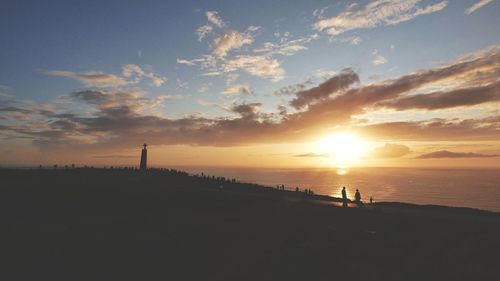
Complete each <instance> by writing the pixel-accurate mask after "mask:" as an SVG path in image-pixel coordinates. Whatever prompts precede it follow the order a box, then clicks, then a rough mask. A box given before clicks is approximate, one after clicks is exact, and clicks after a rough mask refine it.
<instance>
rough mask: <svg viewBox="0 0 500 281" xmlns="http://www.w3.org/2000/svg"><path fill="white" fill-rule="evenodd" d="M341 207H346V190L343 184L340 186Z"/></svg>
mask: <svg viewBox="0 0 500 281" xmlns="http://www.w3.org/2000/svg"><path fill="white" fill-rule="evenodd" d="M342 207H347V192H346V191H345V186H344V187H342Z"/></svg>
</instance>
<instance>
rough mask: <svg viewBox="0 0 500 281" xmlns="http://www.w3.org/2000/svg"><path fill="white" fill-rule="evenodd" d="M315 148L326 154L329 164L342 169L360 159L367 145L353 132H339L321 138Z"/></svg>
mask: <svg viewBox="0 0 500 281" xmlns="http://www.w3.org/2000/svg"><path fill="white" fill-rule="evenodd" d="M317 150H318V152H319V153H322V154H325V155H327V156H328V158H329V160H330V161H331V164H332V165H334V166H336V167H337V168H339V170H341V171H342V170H345V169H347V168H348V167H349V166H351V165H353V164H354V163H355V162H357V161H359V160H360V159H361V157H362V156H363V155H364V154H365V153H366V151H367V145H366V143H365V142H364V141H363V140H362V139H361V138H360V137H359V136H357V135H355V134H351V133H339V134H335V135H330V136H327V137H325V138H323V139H321V140H320V141H319V142H318V143H317ZM343 173H345V171H344V172H343Z"/></svg>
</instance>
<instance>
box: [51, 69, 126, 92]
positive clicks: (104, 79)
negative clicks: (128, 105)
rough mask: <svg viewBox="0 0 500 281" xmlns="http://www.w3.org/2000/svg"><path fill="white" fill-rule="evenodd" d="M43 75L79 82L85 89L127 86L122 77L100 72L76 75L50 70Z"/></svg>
mask: <svg viewBox="0 0 500 281" xmlns="http://www.w3.org/2000/svg"><path fill="white" fill-rule="evenodd" d="M45 73H46V74H48V75H51V76H59V77H66V78H73V79H77V80H79V81H80V82H82V83H83V84H84V85H85V86H86V87H96V88H110V87H119V86H123V85H126V84H127V81H125V80H124V79H123V78H122V77H119V76H117V75H114V74H106V73H102V72H93V71H91V72H86V73H76V72H72V71H65V70H50V71H47V72H45Z"/></svg>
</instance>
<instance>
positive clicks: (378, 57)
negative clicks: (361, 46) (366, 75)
mask: <svg viewBox="0 0 500 281" xmlns="http://www.w3.org/2000/svg"><path fill="white" fill-rule="evenodd" d="M372 54H373V61H372V63H373V64H374V65H380V64H386V63H387V59H386V58H385V57H383V56H382V55H380V54H379V53H378V51H377V50H375V51H373V53H372Z"/></svg>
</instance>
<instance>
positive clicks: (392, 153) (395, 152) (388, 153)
mask: <svg viewBox="0 0 500 281" xmlns="http://www.w3.org/2000/svg"><path fill="white" fill-rule="evenodd" d="M408 153H410V148H409V147H408V146H406V145H402V144H391V143H386V144H385V145H384V146H381V147H377V148H375V149H374V150H373V151H372V152H371V153H370V154H371V155H372V156H375V157H378V158H399V157H402V156H405V155H407V154H408Z"/></svg>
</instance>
